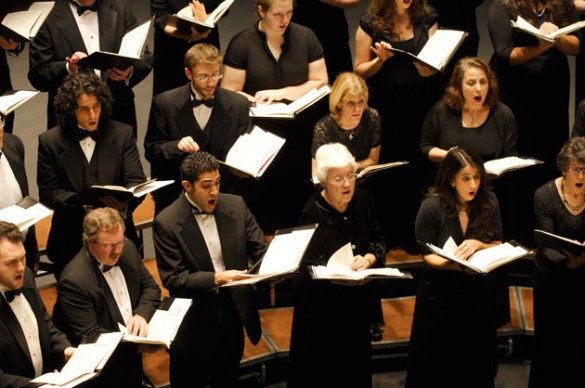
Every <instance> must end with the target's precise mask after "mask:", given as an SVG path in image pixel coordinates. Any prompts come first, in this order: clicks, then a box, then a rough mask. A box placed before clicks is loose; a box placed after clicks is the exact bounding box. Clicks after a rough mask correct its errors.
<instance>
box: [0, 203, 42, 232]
mask: <svg viewBox="0 0 585 388" xmlns="http://www.w3.org/2000/svg"><path fill="white" fill-rule="evenodd" d="M52 214H53V210H52V209H49V208H48V207H46V206H45V205H43V204H42V203H40V202H39V201H37V200H36V199H33V198H31V197H28V196H27V197H24V198H23V199H21V200H20V201H18V203H16V204H14V205H12V206H8V207H5V208H4V209H0V220H2V221H6V222H11V223H13V224H15V225H16V226H18V229H19V230H20V231H21V232H23V231H25V230H26V229H28V228H30V227H31V226H33V225H34V224H36V223H37V222H39V221H40V220H42V219H43V218H47V217H49V216H51V215H52Z"/></svg>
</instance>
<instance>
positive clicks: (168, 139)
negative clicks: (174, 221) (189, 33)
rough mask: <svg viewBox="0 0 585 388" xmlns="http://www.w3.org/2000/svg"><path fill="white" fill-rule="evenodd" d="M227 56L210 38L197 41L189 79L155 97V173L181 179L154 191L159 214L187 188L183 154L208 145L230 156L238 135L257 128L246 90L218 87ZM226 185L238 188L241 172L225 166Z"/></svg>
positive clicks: (151, 156) (149, 139) (188, 60)
mask: <svg viewBox="0 0 585 388" xmlns="http://www.w3.org/2000/svg"><path fill="white" fill-rule="evenodd" d="M221 63H222V58H221V56H220V54H219V51H218V49H217V48H216V47H215V46H212V45H210V44H207V43H198V44H196V45H194V46H192V47H191V48H190V49H189V50H188V51H187V53H186V54H185V75H186V76H187V78H188V79H189V83H187V84H185V85H183V86H180V87H178V88H175V89H172V90H169V91H166V92H164V93H161V94H159V95H158V96H156V97H155V98H154V99H153V101H152V107H151V109H150V118H149V121H148V129H147V132H146V136H145V138H144V149H145V157H146V159H147V160H148V161H149V162H150V166H151V175H152V177H153V178H158V179H159V180H161V179H162V180H167V179H174V180H175V184H173V185H169V186H166V187H164V188H162V189H160V190H157V192H156V193H154V195H153V196H154V200H155V214H158V213H159V212H160V211H161V210H162V209H164V208H165V207H166V206H168V205H169V204H170V203H171V202H173V201H174V200H175V199H176V198H177V196H178V195H179V193H180V192H181V190H182V188H181V184H180V181H181V178H180V176H179V170H180V164H181V160H182V159H183V158H184V157H185V156H186V155H188V154H189V153H192V152H197V151H200V150H202V151H207V152H209V153H210V154H212V155H213V156H215V157H216V158H218V159H219V160H224V161H225V158H226V155H227V153H228V151H229V150H230V148H231V146H232V145H233V144H234V143H235V142H236V140H237V139H238V137H239V136H240V135H241V134H243V133H244V132H246V131H248V130H249V129H250V128H251V119H250V103H249V101H248V99H247V98H245V97H244V96H242V95H240V94H238V93H235V92H233V91H230V90H226V89H222V88H220V87H218V83H219V80H220V79H221ZM221 179H222V186H223V187H224V191H225V192H227V193H237V177H236V175H235V174H234V173H233V172H232V171H231V170H230V169H229V168H227V167H225V166H222V167H221Z"/></svg>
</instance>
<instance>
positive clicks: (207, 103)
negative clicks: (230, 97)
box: [191, 98, 215, 108]
mask: <svg viewBox="0 0 585 388" xmlns="http://www.w3.org/2000/svg"><path fill="white" fill-rule="evenodd" d="M201 104H203V105H205V106H206V107H208V108H213V106H214V105H215V98H210V99H207V100H198V99H196V98H192V99H191V106H192V107H193V108H197V107H198V106H199V105H201Z"/></svg>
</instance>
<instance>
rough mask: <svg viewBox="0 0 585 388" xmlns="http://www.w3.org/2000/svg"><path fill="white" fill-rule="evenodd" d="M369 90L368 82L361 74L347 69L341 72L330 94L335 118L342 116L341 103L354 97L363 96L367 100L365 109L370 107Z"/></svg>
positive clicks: (330, 102)
mask: <svg viewBox="0 0 585 388" xmlns="http://www.w3.org/2000/svg"><path fill="white" fill-rule="evenodd" d="M368 97H369V91H368V86H367V85H366V82H365V81H364V79H363V78H362V77H360V76H359V75H357V74H355V73H352V72H349V71H345V72H342V73H339V75H338V76H337V78H336V79H335V82H333V86H332V87H331V93H330V94H329V112H330V113H331V117H333V119H334V120H339V118H340V117H341V115H340V113H341V109H340V108H339V103H340V102H343V101H348V100H351V99H354V98H363V99H364V100H365V102H366V104H365V105H364V110H366V108H367V107H368Z"/></svg>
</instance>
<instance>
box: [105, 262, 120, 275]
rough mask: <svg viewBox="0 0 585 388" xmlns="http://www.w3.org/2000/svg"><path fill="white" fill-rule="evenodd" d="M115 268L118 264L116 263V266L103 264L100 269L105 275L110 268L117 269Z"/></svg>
mask: <svg viewBox="0 0 585 388" xmlns="http://www.w3.org/2000/svg"><path fill="white" fill-rule="evenodd" d="M117 266H118V263H116V264H114V265H106V264H104V265H103V268H102V272H103V273H106V272H108V271H109V270H111V269H112V268H114V267H117Z"/></svg>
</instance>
